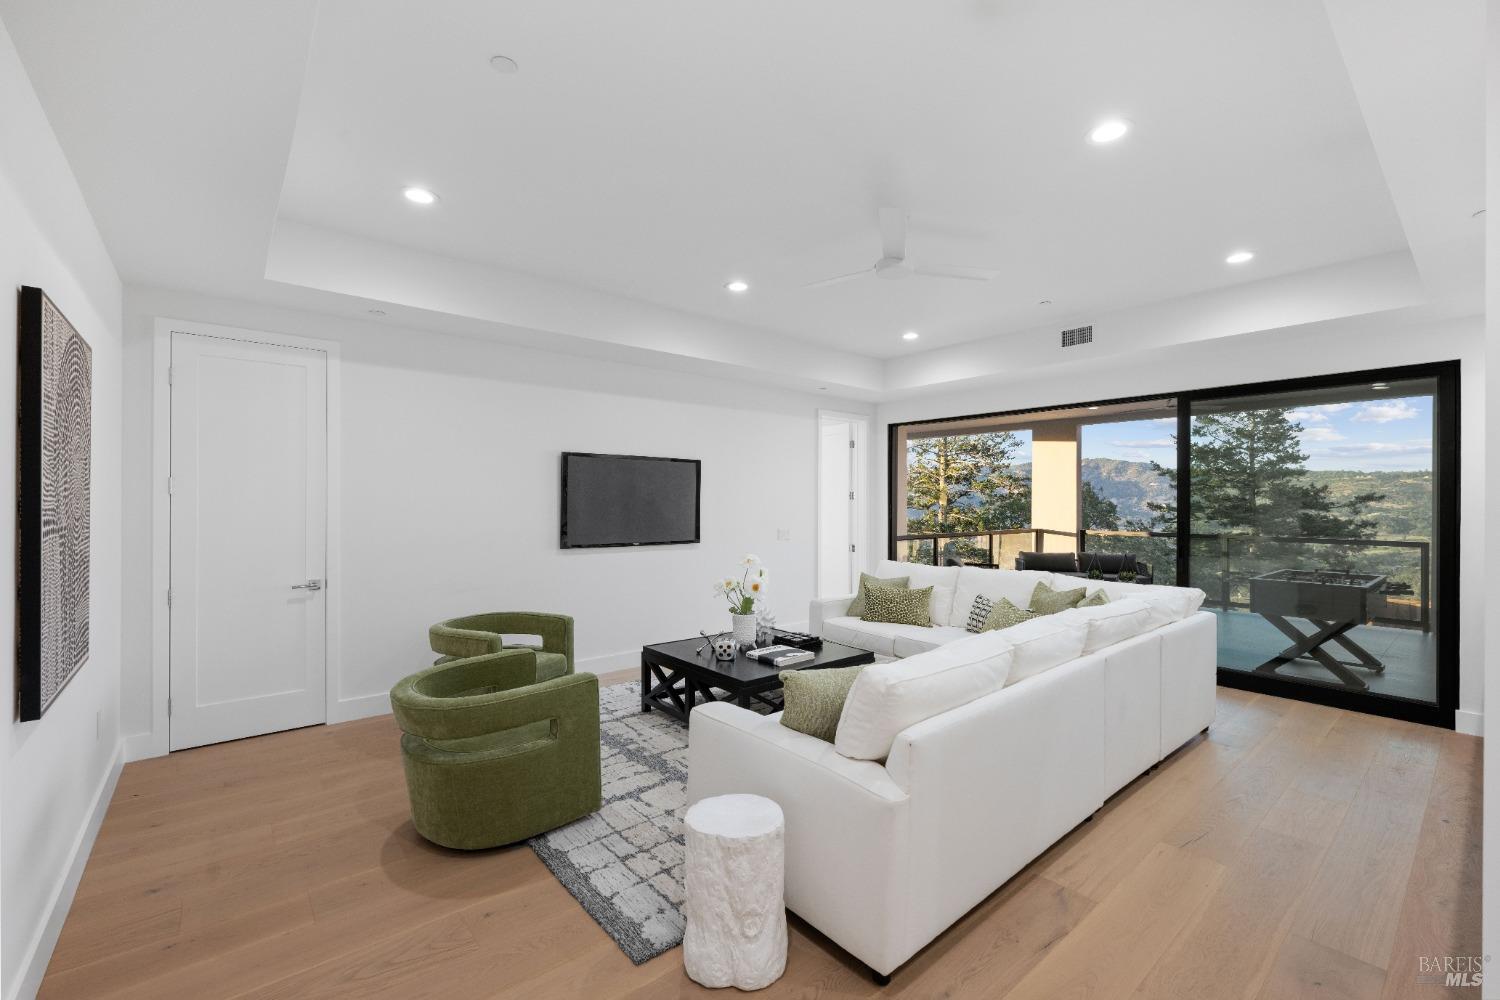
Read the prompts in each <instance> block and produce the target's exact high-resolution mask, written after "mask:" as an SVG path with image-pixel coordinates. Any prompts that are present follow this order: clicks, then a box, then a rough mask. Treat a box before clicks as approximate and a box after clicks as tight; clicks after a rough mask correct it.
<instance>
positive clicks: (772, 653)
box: [745, 645, 814, 667]
mask: <svg viewBox="0 0 1500 1000" xmlns="http://www.w3.org/2000/svg"><path fill="white" fill-rule="evenodd" d="M745 655H746V656H748V657H750V659H752V660H758V661H759V662H761V663H764V664H765V665H766V666H768V667H795V666H796V665H797V664H799V663H806V662H807V661H808V660H811V659H812V658H813V656H814V654H813V653H812V652H810V651H809V650H806V649H798V648H797V647H796V646H781V645H777V646H762V647H760V648H759V649H752V650H750V651H749V652H747V653H746V654H745Z"/></svg>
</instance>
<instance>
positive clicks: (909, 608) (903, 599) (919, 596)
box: [860, 587, 932, 628]
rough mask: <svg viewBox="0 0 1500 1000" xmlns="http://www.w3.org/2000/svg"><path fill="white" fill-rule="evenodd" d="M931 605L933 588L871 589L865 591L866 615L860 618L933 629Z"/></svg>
mask: <svg viewBox="0 0 1500 1000" xmlns="http://www.w3.org/2000/svg"><path fill="white" fill-rule="evenodd" d="M931 604H932V588H931V587H923V588H922V589H921V590H899V589H897V588H895V587H871V588H869V589H868V590H867V591H865V613H864V614H863V615H861V616H860V617H861V618H863V619H864V620H865V621H867V622H887V623H889V624H891V625H921V626H922V627H924V628H931V627H932V616H931V615H930V614H929V613H928V609H929V608H930V607H931Z"/></svg>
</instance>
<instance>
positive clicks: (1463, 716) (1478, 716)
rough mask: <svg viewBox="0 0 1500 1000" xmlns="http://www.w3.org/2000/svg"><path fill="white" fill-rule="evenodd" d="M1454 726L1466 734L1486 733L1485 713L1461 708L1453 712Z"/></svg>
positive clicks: (1481, 734) (1479, 734)
mask: <svg viewBox="0 0 1500 1000" xmlns="http://www.w3.org/2000/svg"><path fill="white" fill-rule="evenodd" d="M1453 728H1454V729H1456V730H1458V731H1459V732H1461V733H1463V734H1465V735H1466V736H1483V735H1484V713H1483V712H1470V711H1468V710H1467V709H1463V708H1460V709H1459V710H1458V711H1456V712H1454V713H1453Z"/></svg>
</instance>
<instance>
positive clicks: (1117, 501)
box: [1083, 458, 1175, 524]
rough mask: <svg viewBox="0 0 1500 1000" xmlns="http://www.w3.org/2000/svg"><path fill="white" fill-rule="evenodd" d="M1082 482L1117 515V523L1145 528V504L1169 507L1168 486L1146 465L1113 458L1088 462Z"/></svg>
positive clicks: (1170, 493)
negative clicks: (1117, 513) (1139, 523)
mask: <svg viewBox="0 0 1500 1000" xmlns="http://www.w3.org/2000/svg"><path fill="white" fill-rule="evenodd" d="M1083 481H1084V482H1086V483H1088V484H1089V485H1090V486H1092V487H1093V488H1094V492H1095V493H1098V494H1099V495H1100V496H1102V497H1103V498H1104V499H1106V500H1109V501H1112V502H1113V503H1114V505H1115V507H1116V508H1117V509H1118V510H1119V511H1120V523H1121V524H1125V523H1126V522H1129V521H1140V522H1143V523H1147V524H1149V523H1150V522H1151V511H1150V509H1149V508H1148V507H1147V506H1146V504H1148V503H1171V502H1172V501H1173V500H1174V499H1175V493H1174V491H1173V488H1172V484H1171V482H1170V481H1169V480H1168V479H1167V478H1166V477H1165V476H1160V475H1157V473H1156V471H1155V470H1154V469H1152V467H1151V463H1150V462H1125V461H1121V460H1120V459H1117V458H1089V459H1085V460H1084V462H1083Z"/></svg>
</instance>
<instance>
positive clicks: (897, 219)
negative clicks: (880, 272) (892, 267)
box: [880, 208, 906, 260]
mask: <svg viewBox="0 0 1500 1000" xmlns="http://www.w3.org/2000/svg"><path fill="white" fill-rule="evenodd" d="M880 251H881V256H884V257H894V258H895V259H897V260H903V259H905V257H906V209H904V208H882V209H881V210H880Z"/></svg>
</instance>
